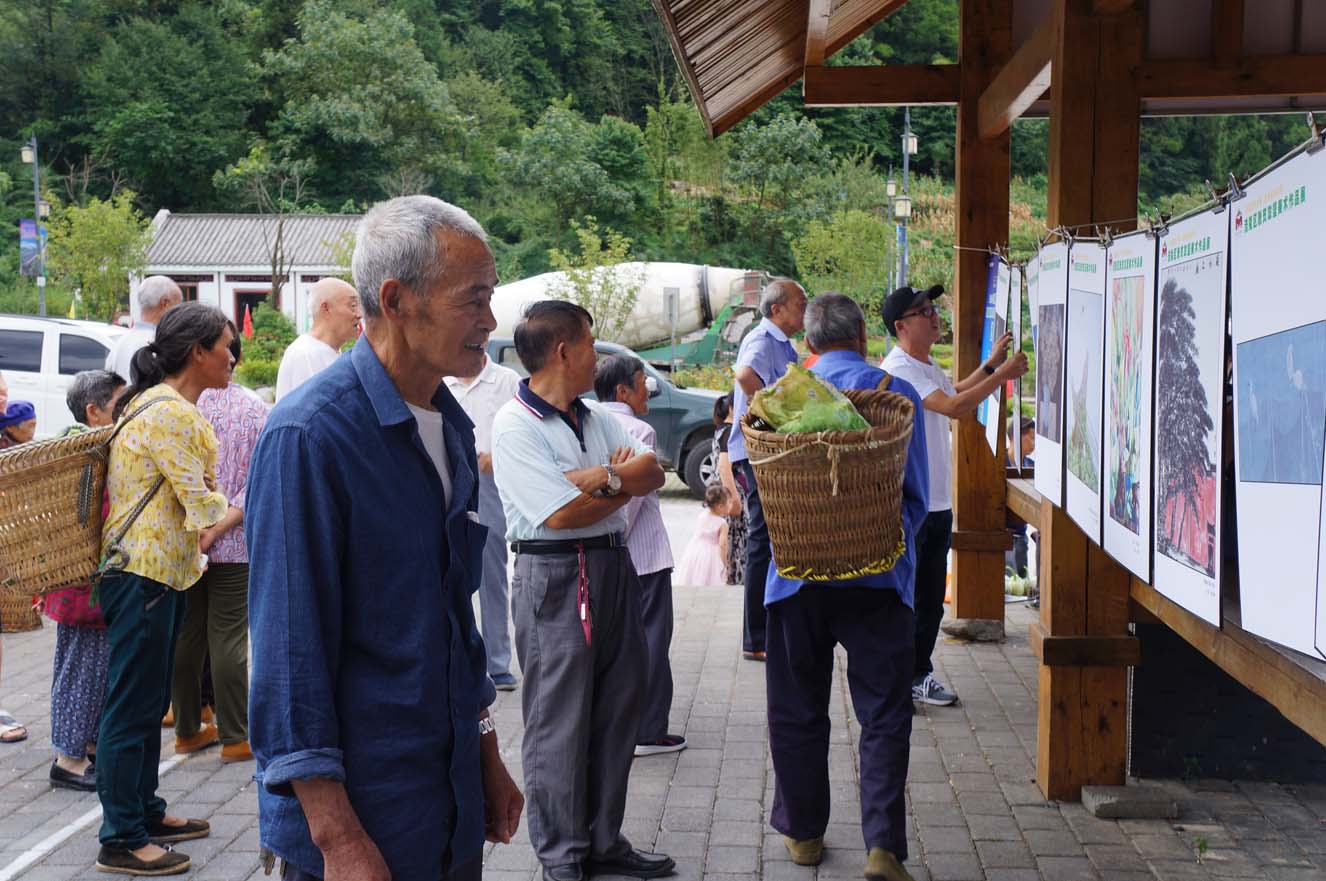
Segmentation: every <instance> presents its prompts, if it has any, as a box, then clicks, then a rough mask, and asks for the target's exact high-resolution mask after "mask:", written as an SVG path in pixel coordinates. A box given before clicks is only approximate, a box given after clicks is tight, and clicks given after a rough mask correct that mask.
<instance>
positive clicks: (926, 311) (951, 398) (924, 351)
mask: <svg viewBox="0 0 1326 881" xmlns="http://www.w3.org/2000/svg"><path fill="white" fill-rule="evenodd" d="M942 293H944V286H943V285H935V286H933V287H931V288H929V289H927V290H923V291H921V290H917V289H915V288H912V287H901V288H898V289H897V290H896V291H894V292H893V293H891V294H889V296H888V298H887V299H886V300H885V301H884V305H883V306H882V307H880V315H881V317H882V318H883V319H884V326H885V327H886V328H888V331H889V333H890V334H892V335H893V337H894V338H895V339H897V341H898V344H897V345H896V346H894V347H893V348H892V349H891V350H890V351H889V353H888V355H886V356H885V357H884V360H883V362H882V363H881V364H880V366H881V367H882V368H884V370H886V371H888V372H889V373H891V374H893V375H894V376H896V377H898V378H899V379H905V380H907V382H909V383H911V384H912V386H913V387H914V388H915V389H916V393H917V394H918V395H920V396H921V403H922V404H923V405H924V406H925V441H926V453H927V458H928V460H929V470H930V512H929V514H927V515H926V518H925V522H924V523H922V524H921V528H920V529H919V530H918V531H917V534H916V596H915V609H916V670H915V671H914V673H913V676H912V700H913V701H917V702H919V703H925V704H933V705H935V706H941V707H943V706H948V705H949V704H952V703H955V702H956V701H957V699H958V696H957V695H955V694H954V693H953V692H951V691H949V690H948V689H947V688H945V687H944V685H943V683H941V682H940V681H939V680H938V679H936V678H935V675H934V671H935V667H934V664H933V662H932V661H931V659H930V655H931V654H932V653H933V652H934V649H935V640H936V639H937V638H938V637H939V624H940V622H941V621H943V620H944V585H945V581H946V579H947V577H948V550H949V543H950V540H951V537H952V533H953V489H952V485H951V484H952V472H953V456H952V453H951V451H950V446H951V445H950V441H949V425H948V420H950V419H961V418H963V417H965V416H969V415H971V414H972V413H975V412H976V408H977V407H978V406H980V403H981V401H984V400H985V399H986V398H988V397H989V396H990V395H991V394H992V393H993V392H994V390H995V389H997V388H999V386H1000V384H1001V383H1004V382H1007V381H1008V380H1010V379H1016V378H1018V377H1019V376H1021V375H1022V374H1024V373H1026V372H1027V356H1026V355H1025V354H1023V353H1022V352H1018V353H1017V354H1016V355H1014V356H1013V357H1012V358H1009V357H1008V345H1009V343H1011V342H1012V341H1013V335H1012V334H1011V333H1006V334H1004V335H1003V336H1001V337H1000V338H999V339H997V340H995V343H994V347H993V350H992V351H991V353H990V357H989V358H988V359H987V360H986V361H985V362H984V363H982V364H981V366H980V367H978V368H977V369H976V370H974V371H972V373H971V375H970V376H967V377H966V378H964V379H962V380H961V381H960V382H958V383H956V384H954V382H953V381H952V380H951V379H950V378H949V376H948V374H947V373H945V372H944V370H943V369H942V368H941V367H939V365H937V364H935V362H934V361H933V360H932V359H931V357H930V351H931V349H933V348H934V345H935V343H937V342H939V338H940V335H941V334H942V332H943V325H942V323H941V321H940V317H939V310H938V309H937V308H936V307H935V304H934V301H935V300H936V299H938V298H939V296H940V295H941V294H942Z"/></svg>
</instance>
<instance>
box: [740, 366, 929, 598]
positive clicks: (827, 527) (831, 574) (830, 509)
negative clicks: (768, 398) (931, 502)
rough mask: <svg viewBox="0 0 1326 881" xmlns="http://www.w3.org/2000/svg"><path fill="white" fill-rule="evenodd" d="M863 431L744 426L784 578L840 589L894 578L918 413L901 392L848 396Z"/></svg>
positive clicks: (902, 543)
mask: <svg viewBox="0 0 1326 881" xmlns="http://www.w3.org/2000/svg"><path fill="white" fill-rule="evenodd" d="M843 394H845V395H846V396H847V398H848V400H850V401H851V402H852V403H853V404H854V405H855V406H856V409H857V410H858V411H859V412H860V413H861V415H862V416H863V417H864V418H865V420H866V422H869V423H870V426H871V427H870V428H868V429H865V430H863V431H822V432H808V433H804V434H778V433H777V432H773V431H761V430H759V429H757V428H753V427H751V424H750V419H751V414H750V413H747V414H746V415H745V416H743V417H742V420H741V430H742V433H743V434H744V436H745V438H746V453H747V454H748V456H749V457H750V464H751V466H752V467H753V468H754V469H755V480H756V482H757V483H758V484H759V489H760V505H761V506H762V507H763V508H764V519H765V522H766V523H767V524H768V526H769V539H770V541H771V542H772V544H773V550H774V561H775V562H776V563H777V564H778V574H779V575H781V576H783V577H784V578H794V579H797V580H801V581H838V580H842V579H846V578H859V577H861V576H863V575H877V574H879V573H881V572H887V571H888V570H889V569H892V568H893V566H894V564H896V563H897V562H898V558H899V557H901V556H902V554H903V552H904V551H905V550H906V540H905V537H904V535H903V530H902V480H903V471H904V470H905V468H906V465H907V444H908V442H909V441H910V440H911V437H912V421H913V419H914V418H915V415H916V414H915V408H914V407H913V406H912V402H911V401H910V400H908V399H907V398H906V397H904V396H903V395H900V394H898V393H897V392H890V391H883V390H879V389H875V390H870V391H856V390H844V392H843Z"/></svg>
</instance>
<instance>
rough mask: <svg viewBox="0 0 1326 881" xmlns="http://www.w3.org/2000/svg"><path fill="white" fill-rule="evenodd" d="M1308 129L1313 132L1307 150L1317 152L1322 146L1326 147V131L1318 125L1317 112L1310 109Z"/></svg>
mask: <svg viewBox="0 0 1326 881" xmlns="http://www.w3.org/2000/svg"><path fill="white" fill-rule="evenodd" d="M1308 131H1310V132H1312V137H1311V138H1310V140H1309V143H1308V147H1307V152H1308V153H1317V152H1319V151H1320V150H1321V148H1322V147H1326V131H1322V129H1321V126H1319V125H1317V114H1315V113H1313V112H1312V111H1308Z"/></svg>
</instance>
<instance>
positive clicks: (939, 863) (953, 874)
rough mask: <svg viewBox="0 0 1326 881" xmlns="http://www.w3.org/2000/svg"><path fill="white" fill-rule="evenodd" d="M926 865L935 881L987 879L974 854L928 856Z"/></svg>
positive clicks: (977, 880) (982, 880) (980, 880)
mask: <svg viewBox="0 0 1326 881" xmlns="http://www.w3.org/2000/svg"><path fill="white" fill-rule="evenodd" d="M924 865H925V867H926V869H927V870H928V871H929V872H930V877H931V878H932V879H933V881H984V878H985V873H984V872H982V871H981V864H980V861H979V860H977V859H976V856H975V855H974V854H952V853H942V854H934V855H931V854H926V857H925V863H924Z"/></svg>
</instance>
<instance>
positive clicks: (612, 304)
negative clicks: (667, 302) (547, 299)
mask: <svg viewBox="0 0 1326 881" xmlns="http://www.w3.org/2000/svg"><path fill="white" fill-rule="evenodd" d="M571 228H572V230H573V231H574V232H575V235H576V244H577V250H575V251H571V252H565V251H562V250H560V249H558V248H553V249H552V250H551V251H549V252H548V257H549V259H550V260H551V261H552V265H553V268H554V269H556V270H558V271H559V272H561V273H563V278H562V279H561V280H559V281H557V282H555V283H554V284H552V285H551V286H549V289H548V293H549V295H550V296H552V297H557V298H560V299H564V300H570V301H571V302H573V303H577V304H579V305H581V306H583V307H584V308H585V309H586V310H587V311H588V312H589V314H590V315H593V316H594V333H595V334H596V335H597V336H598V338H599V339H601V340H608V341H610V342H612V341H616V340H617V339H619V338H620V337H621V333H622V330H624V329H625V327H626V323H627V321H628V320H629V319H630V317H631V312H632V311H633V310H634V309H635V303H636V300H637V299H638V298H639V296H640V289H641V288H642V287H644V283H645V272H646V270H645V266H644V264H641V265H639V266H631V267H627V266H623V265H622V264H624V263H626V262H627V261H629V260H630V259H631V240H630V239H628V238H627V237H626V236H624V235H622V234H621V233H618V232H614V231H613V230H611V229H603V230H600V229H599V225H598V221H597V220H596V219H595V218H594V217H586V218H585V223H584V224H583V225H581V224H580V223H579V222H577V221H574V220H573V221H571Z"/></svg>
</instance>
